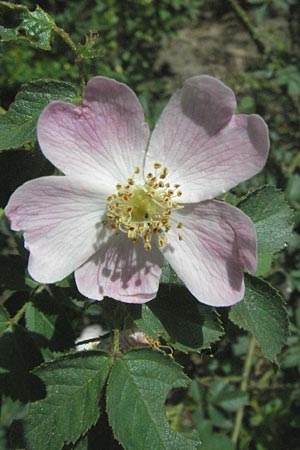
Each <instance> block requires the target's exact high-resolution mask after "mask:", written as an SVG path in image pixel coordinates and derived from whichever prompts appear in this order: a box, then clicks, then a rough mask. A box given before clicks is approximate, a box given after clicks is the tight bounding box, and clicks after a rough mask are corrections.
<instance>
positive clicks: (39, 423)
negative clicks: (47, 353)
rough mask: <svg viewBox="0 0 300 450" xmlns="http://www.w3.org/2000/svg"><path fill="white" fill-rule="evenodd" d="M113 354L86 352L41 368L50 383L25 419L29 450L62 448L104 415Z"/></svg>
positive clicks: (44, 378) (39, 374) (36, 371)
mask: <svg viewBox="0 0 300 450" xmlns="http://www.w3.org/2000/svg"><path fill="white" fill-rule="evenodd" d="M110 365H111V360H110V358H109V355H107V354H105V353H102V352H85V353H81V354H73V355H68V356H65V357H63V358H61V359H58V360H56V361H53V362H50V363H47V364H44V365H43V366H41V367H39V368H37V369H36V370H35V371H34V374H35V375H36V376H38V377H39V378H40V379H41V380H43V382H44V383H45V385H46V389H47V395H46V397H45V399H43V400H40V401H37V402H35V403H33V404H32V405H31V407H30V410H29V414H28V416H27V418H26V420H25V421H24V430H25V441H26V444H27V447H26V449H27V450H45V442H47V443H48V444H47V450H60V449H61V448H62V447H63V445H64V443H65V442H67V443H70V442H73V443H74V442H76V441H77V440H78V439H79V437H80V436H81V435H83V434H85V433H86V432H87V431H88V429H89V428H90V427H91V426H92V425H94V424H95V423H96V422H97V420H98V418H99V417H100V414H101V411H100V407H99V402H100V398H101V395H102V390H103V387H104V384H105V381H106V378H107V375H108V372H109V369H110Z"/></svg>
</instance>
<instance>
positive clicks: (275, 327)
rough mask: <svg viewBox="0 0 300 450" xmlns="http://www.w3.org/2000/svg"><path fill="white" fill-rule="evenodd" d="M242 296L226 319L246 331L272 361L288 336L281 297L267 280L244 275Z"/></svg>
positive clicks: (286, 319)
mask: <svg viewBox="0 0 300 450" xmlns="http://www.w3.org/2000/svg"><path fill="white" fill-rule="evenodd" d="M245 282H246V293H245V298H244V300H242V301H241V302H240V303H238V304H237V305H235V306H233V307H232V308H231V311H230V315H229V317H230V319H231V320H232V321H233V322H234V323H235V324H236V325H238V326H239V327H241V328H243V329H244V330H247V331H250V333H251V334H252V335H253V336H254V337H255V339H256V342H257V344H258V345H259V347H260V348H261V351H262V353H263V355H264V356H265V357H266V358H268V359H269V360H270V361H274V359H275V357H276V355H278V353H279V352H280V351H281V349H282V347H283V345H284V344H285V342H286V339H287V336H288V316H287V311H286V308H285V305H284V301H283V298H282V297H281V295H280V294H279V292H278V291H277V290H276V289H274V288H272V287H271V286H270V284H269V283H267V282H265V281H262V280H260V279H258V278H255V277H251V276H250V275H246V277H245Z"/></svg>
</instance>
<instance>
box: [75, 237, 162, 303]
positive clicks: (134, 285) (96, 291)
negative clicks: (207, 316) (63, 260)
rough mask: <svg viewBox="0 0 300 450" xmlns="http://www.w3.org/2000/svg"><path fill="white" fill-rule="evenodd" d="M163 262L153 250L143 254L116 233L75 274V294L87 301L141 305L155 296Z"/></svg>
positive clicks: (142, 248) (141, 248)
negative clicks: (76, 292)
mask: <svg viewBox="0 0 300 450" xmlns="http://www.w3.org/2000/svg"><path fill="white" fill-rule="evenodd" d="M162 262H163V258H162V255H161V253H160V252H159V250H158V249H157V248H153V249H152V250H151V251H148V252H146V251H145V250H144V247H143V243H142V242H141V241H139V242H138V243H137V244H133V243H132V242H131V240H130V239H129V238H128V237H127V236H126V234H125V233H122V232H120V233H119V234H116V235H114V236H112V237H111V239H110V240H109V241H108V242H107V244H105V245H104V246H103V247H101V249H100V250H99V251H98V252H97V254H95V255H94V256H92V257H91V258H90V259H89V260H88V261H87V262H86V263H85V264H83V266H82V267H80V268H79V269H77V270H76V272H75V280H76V284H77V287H78V290H79V291H80V292H81V293H82V294H83V295H85V296H86V297H88V298H92V299H95V300H101V299H102V298H103V297H104V296H108V297H111V298H114V299H115V300H120V301H122V302H126V303H145V302H148V301H149V300H151V299H153V298H154V297H155V296H156V293H157V290H158V285H159V278H160V274H161V267H162Z"/></svg>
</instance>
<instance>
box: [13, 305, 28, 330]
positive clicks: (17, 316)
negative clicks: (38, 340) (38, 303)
mask: <svg viewBox="0 0 300 450" xmlns="http://www.w3.org/2000/svg"><path fill="white" fill-rule="evenodd" d="M27 306H28V302H27V303H24V305H23V306H22V308H21V309H19V311H18V312H17V314H15V315H14V317H12V318H11V319H10V321H9V323H10V324H11V325H15V324H16V323H18V322H19V320H20V319H21V317H22V316H23V314H24V312H25V310H26V308H27Z"/></svg>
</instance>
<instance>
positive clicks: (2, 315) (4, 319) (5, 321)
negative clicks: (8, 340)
mask: <svg viewBox="0 0 300 450" xmlns="http://www.w3.org/2000/svg"><path fill="white" fill-rule="evenodd" d="M9 319H10V317H9V314H8V311H7V310H6V308H4V306H2V305H0V336H2V334H3V333H4V331H5V330H6V328H7V327H8V325H9Z"/></svg>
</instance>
